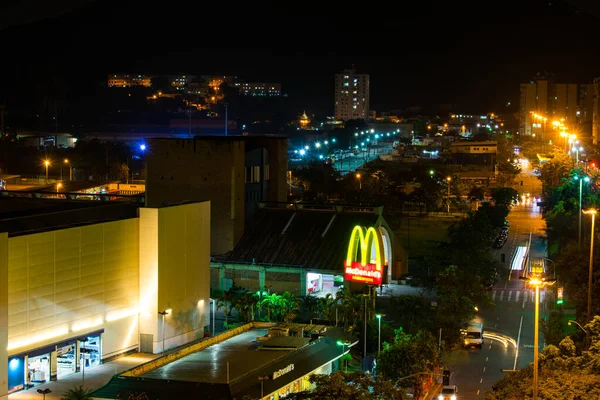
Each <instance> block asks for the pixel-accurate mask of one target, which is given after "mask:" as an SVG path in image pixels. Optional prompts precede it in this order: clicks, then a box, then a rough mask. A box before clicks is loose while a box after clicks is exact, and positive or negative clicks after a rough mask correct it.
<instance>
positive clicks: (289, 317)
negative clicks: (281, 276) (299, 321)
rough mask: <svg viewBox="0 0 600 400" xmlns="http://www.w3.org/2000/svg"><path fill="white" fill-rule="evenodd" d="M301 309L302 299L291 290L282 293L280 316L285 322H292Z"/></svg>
mask: <svg viewBox="0 0 600 400" xmlns="http://www.w3.org/2000/svg"><path fill="white" fill-rule="evenodd" d="M299 309H300V300H299V299H298V298H297V297H296V295H294V294H292V293H290V292H284V293H283V294H282V295H281V302H280V304H279V311H280V315H279V316H280V317H281V319H283V321H284V322H291V321H293V320H294V318H296V315H297V314H298V310H299Z"/></svg>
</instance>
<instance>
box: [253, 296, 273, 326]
mask: <svg viewBox="0 0 600 400" xmlns="http://www.w3.org/2000/svg"><path fill="white" fill-rule="evenodd" d="M268 295H269V294H268V293H267V292H264V291H261V290H259V291H257V292H256V293H254V294H253V296H254V298H255V299H256V313H257V314H258V315H257V318H258V319H259V320H260V317H261V311H262V309H263V308H266V307H265V303H263V299H264V298H265V297H266V296H268Z"/></svg>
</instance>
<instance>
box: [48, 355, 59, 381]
mask: <svg viewBox="0 0 600 400" xmlns="http://www.w3.org/2000/svg"><path fill="white" fill-rule="evenodd" d="M56 357H57V354H56V350H54V351H53V352H52V353H50V380H51V381H55V380H56V378H57V376H58V360H57V358H56Z"/></svg>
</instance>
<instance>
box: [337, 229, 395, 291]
mask: <svg viewBox="0 0 600 400" xmlns="http://www.w3.org/2000/svg"><path fill="white" fill-rule="evenodd" d="M386 265H387V259H386V258H385V250H384V246H383V237H382V235H381V232H380V231H379V230H378V229H376V228H373V227H371V228H365V227H362V226H358V225H357V226H355V227H354V229H353V230H352V234H351V235H350V242H348V253H347V256H346V262H345V263H344V274H345V277H346V280H348V281H352V282H363V283H367V284H369V285H381V282H382V279H383V273H384V269H385V266H386Z"/></svg>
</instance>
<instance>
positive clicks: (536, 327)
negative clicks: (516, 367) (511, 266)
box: [519, 276, 556, 400]
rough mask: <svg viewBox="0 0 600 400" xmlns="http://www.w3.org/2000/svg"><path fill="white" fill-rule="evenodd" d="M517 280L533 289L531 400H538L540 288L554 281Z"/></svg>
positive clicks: (522, 278) (536, 277) (525, 278)
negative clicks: (533, 318) (524, 282)
mask: <svg viewBox="0 0 600 400" xmlns="http://www.w3.org/2000/svg"><path fill="white" fill-rule="evenodd" d="M519 279H521V280H524V281H526V282H528V283H529V284H530V285H531V286H533V287H534V288H535V325H534V337H533V400H537V399H538V363H539V360H538V358H539V339H540V338H539V322H540V288H542V287H544V286H550V285H553V284H554V283H555V282H556V279H544V278H542V277H539V276H533V277H531V278H528V277H524V276H521V277H519Z"/></svg>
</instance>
